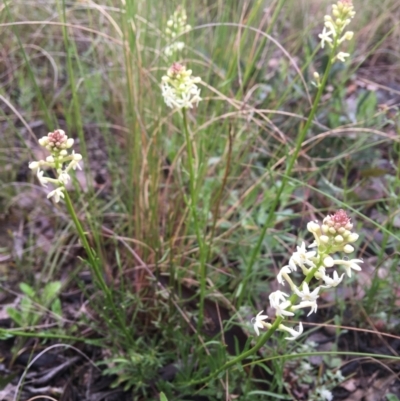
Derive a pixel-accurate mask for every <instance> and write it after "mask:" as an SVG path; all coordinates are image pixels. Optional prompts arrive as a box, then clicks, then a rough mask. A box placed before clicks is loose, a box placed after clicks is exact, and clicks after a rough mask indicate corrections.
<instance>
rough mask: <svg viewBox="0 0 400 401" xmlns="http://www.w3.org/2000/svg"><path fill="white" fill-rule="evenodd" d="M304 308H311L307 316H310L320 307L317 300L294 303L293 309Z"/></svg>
mask: <svg viewBox="0 0 400 401" xmlns="http://www.w3.org/2000/svg"><path fill="white" fill-rule="evenodd" d="M303 308H311V309H310V312H308V315H307V316H310V315H311V313H313V312H314V313H316V312H317V309H318V304H317V301H301V302H300V303H299V304H298V305H293V306H292V310H298V309H303Z"/></svg>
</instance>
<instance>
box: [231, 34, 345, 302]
mask: <svg viewBox="0 0 400 401" xmlns="http://www.w3.org/2000/svg"><path fill="white" fill-rule="evenodd" d="M336 48H337V44H336V42H335V43H334V45H333V47H332V52H331V54H330V57H329V60H328V64H327V66H326V69H325V72H324V76H323V78H322V80H321V84H320V85H319V86H318V91H317V94H316V96H315V99H314V102H313V106H312V108H311V111H310V114H309V115H308V118H307V121H306V123H305V125H304V126H303V128H302V129H301V131H300V133H299V135H298V136H297V140H296V146H295V149H294V151H293V153H292V155H291V157H290V158H289V162H288V164H287V166H286V170H285V173H284V175H283V177H282V182H281V185H280V186H279V188H278V191H277V194H276V196H275V199H274V201H273V202H272V205H271V207H270V209H269V213H268V217H267V220H266V222H265V223H264V226H263V227H262V229H261V233H260V236H259V237H258V241H257V244H256V246H255V247H254V248H253V252H252V254H251V256H250V260H249V263H248V264H247V269H246V274H245V276H244V278H243V281H242V284H241V291H240V294H239V300H238V305H239V306H240V305H241V304H242V302H243V298H244V295H245V294H246V289H247V288H246V287H247V284H248V281H249V277H250V275H251V271H252V269H253V266H254V263H255V261H256V259H257V257H258V254H259V252H260V249H261V246H262V243H263V241H264V237H265V234H266V233H267V230H268V228H269V227H270V225H271V223H272V220H273V219H274V217H275V212H276V210H277V208H278V204H279V202H280V198H281V196H282V193H283V191H284V189H285V188H286V185H287V183H288V180H289V177H290V174H291V172H292V170H293V167H294V164H295V162H296V160H297V157H298V155H299V153H300V149H301V145H302V144H303V142H304V139H305V137H306V135H307V132H308V130H309V129H310V126H311V124H312V122H313V120H314V116H315V113H316V112H317V109H318V106H319V101H320V99H321V96H322V93H323V91H324V89H325V86H326V82H327V80H328V76H329V72H330V70H331V67H332V60H333V57H334V55H335V53H336Z"/></svg>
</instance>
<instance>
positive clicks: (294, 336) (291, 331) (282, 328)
mask: <svg viewBox="0 0 400 401" xmlns="http://www.w3.org/2000/svg"><path fill="white" fill-rule="evenodd" d="M278 329H279V330H282V331H287V332H288V333H290V334H291V335H292V337H285V340H289V341H292V340H295V339H296V338H297V337H298V336H299V335H300V334H302V333H303V323H301V322H300V324H299V329H298V331H296V330H294V329H291V328H290V327H286V326H284V325H283V324H280V325H279V327H278Z"/></svg>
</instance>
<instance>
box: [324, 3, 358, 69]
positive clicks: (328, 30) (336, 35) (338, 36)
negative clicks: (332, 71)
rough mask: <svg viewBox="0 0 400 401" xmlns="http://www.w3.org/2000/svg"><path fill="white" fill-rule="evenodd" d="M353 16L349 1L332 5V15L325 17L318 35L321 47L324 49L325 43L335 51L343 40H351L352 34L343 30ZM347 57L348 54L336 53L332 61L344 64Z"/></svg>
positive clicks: (351, 5)
mask: <svg viewBox="0 0 400 401" xmlns="http://www.w3.org/2000/svg"><path fill="white" fill-rule="evenodd" d="M355 14H356V13H355V11H354V7H353V4H352V2H351V0H340V1H338V2H337V3H336V4H333V5H332V15H325V18H324V19H325V27H324V29H323V31H322V33H321V34H319V35H318V36H319V38H320V39H321V47H322V48H324V46H325V43H327V44H328V45H329V46H330V47H331V48H334V49H335V50H336V49H337V47H338V46H339V45H340V44H341V43H343V42H344V41H345V40H351V39H352V38H353V36H354V33H353V32H351V31H345V28H346V26H347V25H349V24H350V22H351V20H352V19H353V18H354V16H355ZM349 55H350V54H349V53H345V52H338V53H337V54H336V55H335V57H334V59H333V61H336V60H340V61H342V62H344V61H345V60H346V58H347V57H348V56H349Z"/></svg>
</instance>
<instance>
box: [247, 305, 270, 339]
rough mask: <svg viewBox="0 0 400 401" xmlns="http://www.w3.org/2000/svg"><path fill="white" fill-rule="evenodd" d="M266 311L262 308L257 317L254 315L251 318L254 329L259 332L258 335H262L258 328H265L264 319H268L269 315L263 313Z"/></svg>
mask: <svg viewBox="0 0 400 401" xmlns="http://www.w3.org/2000/svg"><path fill="white" fill-rule="evenodd" d="M263 312H264V311H263V310H262V311H261V312H259V313H257V316H256V317H253V319H251V323H253V327H254V331H255V332H256V333H257V335H258V336H259V335H260V331H259V330H258V329H263V328H264V322H263V320H265V319H268V316H267V315H262V313H263Z"/></svg>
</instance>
